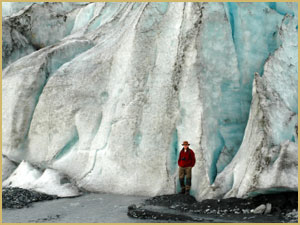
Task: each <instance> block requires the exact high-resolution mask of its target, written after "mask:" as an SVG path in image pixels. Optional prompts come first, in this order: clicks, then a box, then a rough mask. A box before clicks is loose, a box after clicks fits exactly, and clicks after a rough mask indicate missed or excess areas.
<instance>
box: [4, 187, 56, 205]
mask: <svg viewBox="0 0 300 225" xmlns="http://www.w3.org/2000/svg"><path fill="white" fill-rule="evenodd" d="M53 199H58V197H57V196H54V195H47V194H44V193H39V192H36V191H31V190H26V189H22V188H16V187H10V188H3V189H2V209H6V208H11V209H20V208H23V207H28V206H30V205H31V203H33V202H39V201H45V200H53Z"/></svg>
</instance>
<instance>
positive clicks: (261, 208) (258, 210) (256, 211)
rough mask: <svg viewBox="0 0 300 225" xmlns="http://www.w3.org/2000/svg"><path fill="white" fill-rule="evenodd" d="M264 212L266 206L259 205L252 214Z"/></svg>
mask: <svg viewBox="0 0 300 225" xmlns="http://www.w3.org/2000/svg"><path fill="white" fill-rule="evenodd" d="M265 210H266V205H264V204H261V205H260V206H258V207H256V208H255V209H254V210H253V213H254V214H263V213H264V211H265Z"/></svg>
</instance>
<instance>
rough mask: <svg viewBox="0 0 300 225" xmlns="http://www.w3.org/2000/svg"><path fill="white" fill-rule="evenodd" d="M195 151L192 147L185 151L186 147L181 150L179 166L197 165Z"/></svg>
mask: <svg viewBox="0 0 300 225" xmlns="http://www.w3.org/2000/svg"><path fill="white" fill-rule="evenodd" d="M195 162H196V159H195V153H194V152H193V150H192V149H190V148H187V151H186V152H184V148H183V149H182V150H181V151H180V154H179V159H178V166H180V167H193V166H194V165H195Z"/></svg>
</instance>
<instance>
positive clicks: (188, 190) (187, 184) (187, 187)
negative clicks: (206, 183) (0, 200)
mask: <svg viewBox="0 0 300 225" xmlns="http://www.w3.org/2000/svg"><path fill="white" fill-rule="evenodd" d="M191 185H192V179H191V178H187V179H186V188H185V194H186V195H190V189H191Z"/></svg>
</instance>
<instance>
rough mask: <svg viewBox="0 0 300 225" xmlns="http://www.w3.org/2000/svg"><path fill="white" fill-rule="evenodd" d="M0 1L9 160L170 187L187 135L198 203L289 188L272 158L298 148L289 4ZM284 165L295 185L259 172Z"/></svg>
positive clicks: (96, 182)
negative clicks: (0, 7) (193, 159)
mask: <svg viewBox="0 0 300 225" xmlns="http://www.w3.org/2000/svg"><path fill="white" fill-rule="evenodd" d="M3 7H4V8H3V9H4V11H6V13H7V14H6V15H10V16H7V17H4V20H3V21H4V23H3V24H4V25H3V49H4V50H3V57H4V58H3V62H4V63H3V68H4V69H3V77H2V79H3V82H2V90H3V95H2V102H3V103H4V104H3V108H2V115H3V117H2V120H3V123H2V124H3V128H2V130H3V148H2V153H3V155H4V156H5V157H7V158H8V159H9V160H12V161H16V162H21V161H22V160H26V161H28V162H30V163H32V164H34V165H39V166H41V167H43V168H49V169H55V170H57V171H59V172H61V173H63V174H67V175H68V176H69V177H71V178H72V179H74V180H75V181H76V184H77V185H78V186H79V187H81V188H84V189H86V190H89V191H97V192H99V191H104V192H110V193H120V194H128V195H129V194H134V195H148V196H153V195H157V194H171V193H174V192H176V191H177V189H178V175H177V157H178V154H179V151H180V149H181V148H182V146H181V142H182V141H183V140H188V141H189V142H190V143H191V146H190V147H191V148H192V149H193V150H194V151H195V155H196V160H197V163H196V165H195V167H194V169H193V179H192V190H191V191H192V194H193V195H194V196H196V197H197V199H198V200H199V199H202V198H204V197H216V196H228V197H229V196H243V197H244V196H247V195H248V194H251V193H257V192H260V191H268V190H274V189H275V190H280V189H281V190H282V189H289V190H290V189H291V190H295V187H296V186H295V185H296V181H297V176H296V175H297V174H296V172H295V171H296V170H295V167H292V168H285V167H282V166H281V165H282V164H286V162H287V161H289V162H290V161H291V160H292V159H293V156H294V154H295V149H296V148H297V145H298V135H297V134H296V129H295V127H296V124H297V118H298V110H297V108H298V88H297V83H298V76H297V74H298V67H297V62H298V51H297V50H298V43H297V40H298V37H297V26H298V24H297V18H298V13H297V7H298V5H297V3H274V4H273V3H192V2H187V3H154V2H153V3H146V2H143V3H134V2H130V3H100V2H98V3H96V2H95V3H41V4H28V5H27V6H26V7H25V8H23V9H22V7H23V6H22V7H21V5H18V4H16V5H14V4H13V3H11V4H10V5H9V4H8V5H5V4H4V6H3ZM13 11H14V12H15V14H13V13H14V12H13ZM29 15H30V18H31V19H28V16H29ZM17 24H18V25H17ZM28 27H31V29H28ZM255 72H257V73H258V74H259V75H257V76H256V77H255V79H254V73H255ZM287 90H288V91H287ZM256 149H258V150H257V151H256ZM286 155H288V156H287V157H286ZM260 156H264V157H267V158H271V161H272V164H270V165H267V166H265V167H261V166H262V164H264V163H263V160H261V159H260ZM252 158H253V159H252ZM293 163H294V164H293V165H295V166H296V165H298V164H297V163H296V162H294V161H293ZM254 165H256V166H254ZM247 166H249V167H250V168H251V169H249V168H248V169H247ZM5 167H6V166H5ZM8 167H9V166H7V168H8ZM258 168H263V169H262V170H260V169H258ZM281 173H282V174H288V173H289V174H290V175H289V176H288V177H289V179H291V180H292V182H290V183H286V184H284V179H283V178H282V179H281V178H280V179H278V180H276V179H273V180H272V179H270V182H267V181H266V182H264V180H266V179H264V177H268V176H270V177H274V176H275V177H276V176H279V175H280V174H281ZM47 174H48V173H46V175H45V177H46V178H45V179H46V180H47V179H50V180H52V181H53V182H54V183H55V182H56V181H55V179H54V178H53V177H52V175H51V174H52V173H51V172H49V174H48V175H47ZM254 180H255V182H253V181H254ZM271 180H272V181H271ZM45 182H46V181H45ZM44 184H46V183H44ZM40 188H43V187H42V186H41V187H40Z"/></svg>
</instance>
